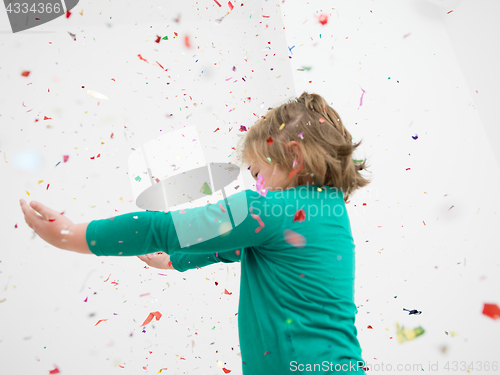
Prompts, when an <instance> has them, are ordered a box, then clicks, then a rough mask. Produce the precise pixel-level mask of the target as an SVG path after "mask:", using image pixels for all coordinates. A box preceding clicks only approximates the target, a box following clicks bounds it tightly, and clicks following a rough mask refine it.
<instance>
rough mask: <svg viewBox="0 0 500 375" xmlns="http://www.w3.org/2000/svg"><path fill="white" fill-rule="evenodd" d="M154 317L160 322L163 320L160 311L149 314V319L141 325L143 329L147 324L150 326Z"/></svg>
mask: <svg viewBox="0 0 500 375" xmlns="http://www.w3.org/2000/svg"><path fill="white" fill-rule="evenodd" d="M153 317H155V318H156V321H158V320H160V318H161V313H160V312H159V311H155V312H152V313H149V315H148V317H147V319H146V320H145V321H144V323H142V324H141V327H142V326H145V325H146V324H149V323H150V322H151V321H152V320H153Z"/></svg>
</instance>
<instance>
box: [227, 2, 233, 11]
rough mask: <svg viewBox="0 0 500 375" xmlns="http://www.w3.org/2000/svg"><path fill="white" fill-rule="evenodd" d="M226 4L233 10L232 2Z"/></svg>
mask: <svg viewBox="0 0 500 375" xmlns="http://www.w3.org/2000/svg"><path fill="white" fill-rule="evenodd" d="M227 5H229V9H231V10H233V8H234V6H233V4H231V2H229V3H227Z"/></svg>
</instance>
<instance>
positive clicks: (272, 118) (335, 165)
mask: <svg viewBox="0 0 500 375" xmlns="http://www.w3.org/2000/svg"><path fill="white" fill-rule="evenodd" d="M268 110H269V111H268V112H267V113H266V115H265V116H262V117H261V118H260V119H259V120H258V121H257V122H256V123H255V124H254V125H253V126H252V127H251V128H250V129H249V131H248V132H247V133H245V135H244V137H243V138H242V139H240V141H239V142H238V154H239V155H240V157H241V161H242V163H243V164H246V165H250V164H251V161H252V160H254V159H255V158H257V159H258V160H260V161H262V162H263V163H266V164H268V165H271V166H273V165H274V168H275V170H276V167H278V168H279V169H281V170H282V171H284V172H285V173H288V176H289V182H288V184H287V185H286V186H288V185H290V183H292V182H293V181H295V179H296V178H297V185H303V183H302V182H303V178H304V177H305V176H307V175H311V176H312V177H313V178H314V181H315V182H316V184H317V185H319V186H331V187H334V188H337V189H338V190H342V191H343V192H344V201H345V202H347V200H348V199H349V196H350V195H351V194H352V193H353V192H354V191H355V190H357V189H359V188H362V187H364V186H366V185H368V184H369V183H370V182H371V181H370V180H368V179H365V178H364V177H363V176H361V174H360V172H359V171H361V170H363V169H366V168H367V166H366V165H365V162H366V160H360V161H356V160H353V159H352V154H353V152H354V150H356V149H357V148H358V146H360V145H361V141H360V142H359V143H357V144H355V145H353V144H352V137H351V134H350V133H349V132H348V131H347V129H346V128H345V127H344V125H343V124H342V120H341V119H340V116H339V115H338V113H337V112H336V111H335V110H334V109H333V108H331V107H330V106H329V105H328V103H327V102H326V100H325V99H324V98H323V97H322V96H320V95H318V94H314V93H312V94H309V93H307V92H305V91H304V92H303V93H302V95H300V97H298V98H294V99H290V100H288V101H287V102H285V103H283V104H281V105H280V106H278V107H276V108H269V109H268ZM301 133H302V134H301ZM299 135H300V136H299ZM291 141H297V142H298V143H299V147H300V150H301V153H302V162H303V164H302V165H303V168H302V169H301V168H300V167H296V164H297V163H294V160H295V161H297V155H296V154H295V153H294V152H293V151H292V149H291V147H289V146H288V144H289V142H291ZM241 142H243V145H242V147H240V143H241ZM268 158H269V159H270V160H271V161H269V159H268ZM297 162H298V161H297ZM295 174H297V176H295ZM294 176H295V177H294ZM285 188H286V187H285Z"/></svg>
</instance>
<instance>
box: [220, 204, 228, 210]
mask: <svg viewBox="0 0 500 375" xmlns="http://www.w3.org/2000/svg"><path fill="white" fill-rule="evenodd" d="M220 210H221V211H222V212H227V211H226V209H225V208H224V207H222V203H221V204H220Z"/></svg>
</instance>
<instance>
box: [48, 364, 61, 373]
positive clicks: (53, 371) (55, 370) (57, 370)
mask: <svg viewBox="0 0 500 375" xmlns="http://www.w3.org/2000/svg"><path fill="white" fill-rule="evenodd" d="M49 374H59V369H58V368H57V366H56V368H55V369H54V370H51V371H49Z"/></svg>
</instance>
